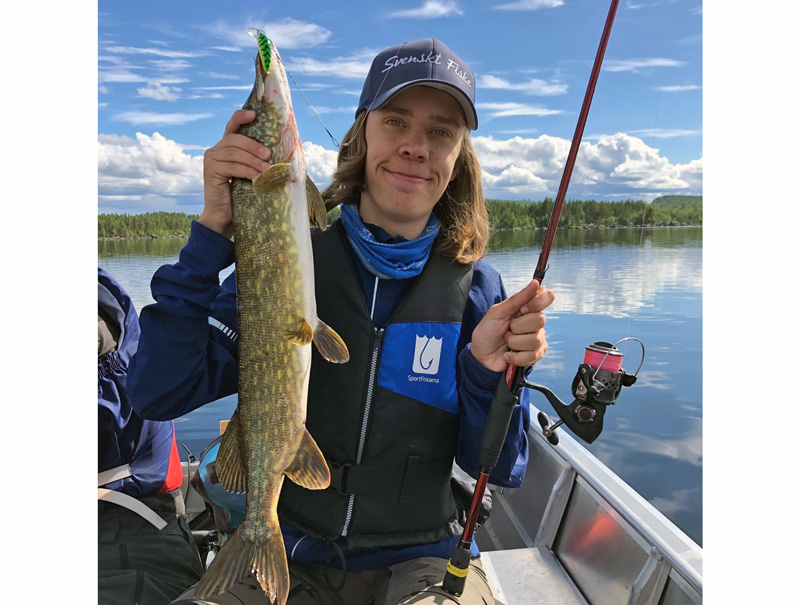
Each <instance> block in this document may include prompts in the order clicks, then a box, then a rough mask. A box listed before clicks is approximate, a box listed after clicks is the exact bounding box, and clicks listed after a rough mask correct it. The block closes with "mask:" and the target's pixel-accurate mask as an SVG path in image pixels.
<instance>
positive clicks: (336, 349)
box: [314, 319, 350, 363]
mask: <svg viewBox="0 0 800 605" xmlns="http://www.w3.org/2000/svg"><path fill="white" fill-rule="evenodd" d="M317 321H318V322H319V323H317V329H316V330H314V344H315V345H317V350H318V351H319V354H320V355H322V356H323V357H324V358H325V359H327V360H328V361H330V362H331V363H346V362H347V361H349V360H350V352H349V351H348V350H347V345H346V344H344V341H343V340H342V337H341V336H339V335H338V334H337V333H336V332H335V331H334V330H333V328H331V327H330V326H329V325H328V324H326V323H325V322H324V321H322V320H321V319H317Z"/></svg>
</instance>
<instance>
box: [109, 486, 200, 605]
mask: <svg viewBox="0 0 800 605" xmlns="http://www.w3.org/2000/svg"><path fill="white" fill-rule="evenodd" d="M175 491H176V492H178V493H177V494H175V493H169V494H158V495H156V496H149V497H147V498H142V499H141V500H142V501H143V502H146V503H147V504H148V505H149V506H150V507H151V508H152V509H153V510H155V511H156V512H157V513H158V515H159V516H160V517H161V518H162V519H164V520H165V521H166V522H167V526H166V527H165V528H164V529H162V530H160V531H159V530H157V529H156V528H155V527H154V526H153V525H151V524H150V523H148V522H147V521H145V520H144V519H143V518H142V517H140V516H139V515H137V514H136V513H133V512H131V511H129V510H127V509H125V508H122V507H119V506H116V505H113V504H104V507H105V510H104V512H103V514H102V515H100V516H99V518H98V524H97V529H98V531H97V538H98V541H97V577H98V603H99V605H162V604H166V603H169V602H170V601H172V600H173V599H174V598H175V597H177V596H178V595H180V594H181V593H182V592H183V591H184V590H186V589H187V588H188V587H189V586H191V585H193V584H195V583H196V582H197V581H198V580H199V579H200V576H201V575H202V573H203V565H202V563H201V562H200V555H199V553H198V551H197V546H195V543H194V539H193V538H192V532H191V530H190V529H189V524H188V523H187V522H186V517H185V516H184V515H183V510H184V508H183V498H182V496H181V495H180V490H175ZM178 510H179V511H180V512H176V511H178Z"/></svg>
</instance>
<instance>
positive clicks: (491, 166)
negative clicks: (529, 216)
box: [473, 133, 703, 199]
mask: <svg viewBox="0 0 800 605" xmlns="http://www.w3.org/2000/svg"><path fill="white" fill-rule="evenodd" d="M473 144H474V147H475V151H476V153H477V155H478V159H479V160H480V163H481V168H482V172H483V183H484V187H485V193H486V195H487V197H495V198H502V197H508V196H515V197H531V198H536V197H544V196H545V195H549V196H551V197H552V196H554V195H555V194H556V192H557V191H558V186H559V183H560V181H561V176H562V173H563V170H564V164H565V163H566V159H567V154H568V153H569V147H570V141H568V140H566V139H561V138H557V137H551V136H548V135H541V136H539V137H537V138H522V137H519V136H517V137H513V138H510V139H507V140H498V139H495V138H493V137H481V136H478V137H474V138H473ZM702 172H703V164H702V158H701V159H699V160H694V161H692V162H689V163H688V164H682V165H681V164H670V163H669V160H668V159H667V158H664V157H661V156H660V155H659V152H658V149H655V148H652V147H649V146H648V145H646V144H645V143H644V142H643V141H642V140H641V139H639V138H637V137H634V136H631V135H628V134H624V133H617V134H615V135H611V136H603V137H601V138H600V139H599V140H598V141H597V142H596V143H588V142H583V143H582V144H581V148H580V151H579V153H578V160H577V162H576V164H575V168H574V170H573V174H572V179H571V181H570V192H571V194H573V195H575V196H576V197H578V196H595V197H597V198H598V199H603V198H604V197H606V196H614V197H619V196H627V197H633V198H636V199H642V198H645V199H652V197H655V194H656V193H660V194H666V193H669V192H676V193H687V194H700V193H701V192H702Z"/></svg>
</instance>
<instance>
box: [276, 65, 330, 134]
mask: <svg viewBox="0 0 800 605" xmlns="http://www.w3.org/2000/svg"><path fill="white" fill-rule="evenodd" d="M286 75H287V76H289V79H290V80H291V81H292V82H293V83H294V87H295V88H296V89H297V90H298V92H299V93H300V94H301V95H303V98H304V99H305V100H306V103H307V104H308V106H309V107H310V108H311V111H313V112H314V115H315V116H317V119H318V120H319V123H320V124H322V127H323V128H324V129H325V132H327V133H328V136H329V137H330V138H331V141H333V144H334V145H336V148H337V149H338V148H339V141H337V140H336V137H335V136H333V134H332V133H331V131H330V130H328V127H327V126H326V125H325V122H323V121H322V118H321V117H319V114H318V113H317V110H316V109H314V106H313V105H312V104H311V101H309V100H308V97H307V96H306V93H304V92H303V89H302V88H300V85H299V84H298V83H297V81H296V80H295V79H294V78H293V77H292V74H290V73H289V72H288V71H286Z"/></svg>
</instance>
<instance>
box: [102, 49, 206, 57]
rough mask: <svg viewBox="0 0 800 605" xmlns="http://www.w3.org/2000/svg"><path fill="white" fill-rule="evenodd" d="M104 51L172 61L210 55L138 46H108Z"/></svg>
mask: <svg viewBox="0 0 800 605" xmlns="http://www.w3.org/2000/svg"><path fill="white" fill-rule="evenodd" d="M103 50H104V51H105V52H109V53H115V54H119V55H155V56H157V57H168V58H171V59H176V58H186V59H191V58H194V57H205V56H207V55H208V53H207V52H206V51H186V50H164V49H163V48H140V47H137V46H108V47H106V48H104V49H103Z"/></svg>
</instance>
